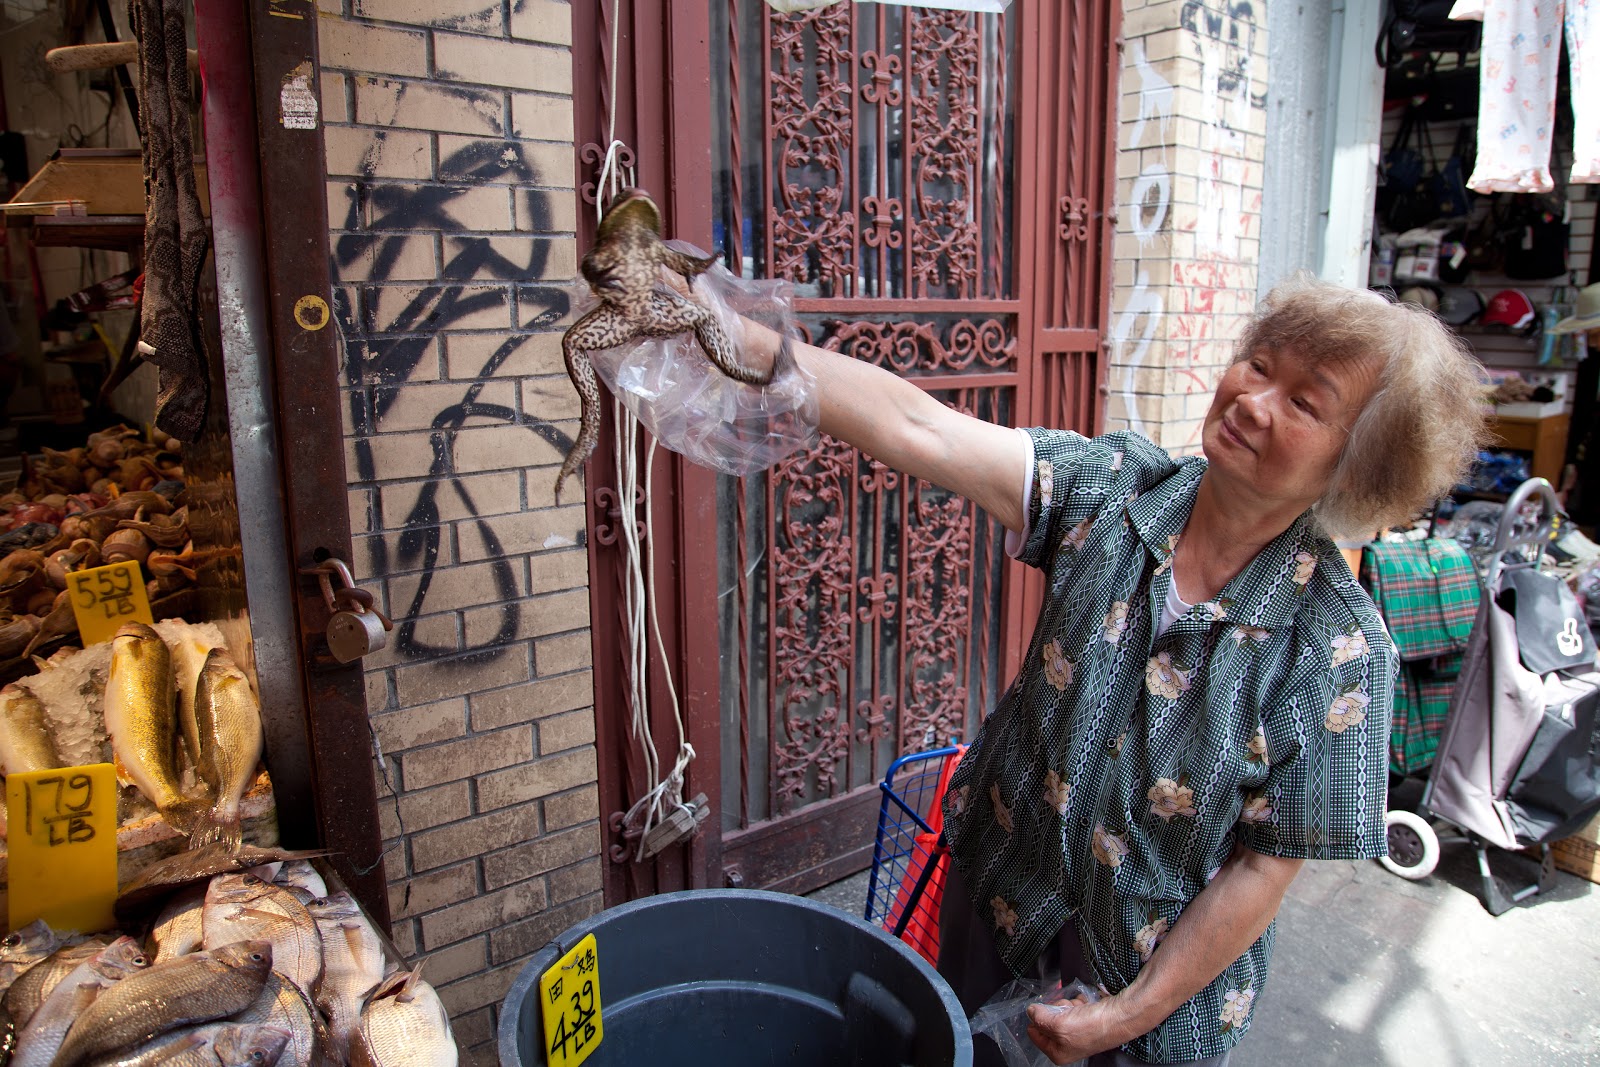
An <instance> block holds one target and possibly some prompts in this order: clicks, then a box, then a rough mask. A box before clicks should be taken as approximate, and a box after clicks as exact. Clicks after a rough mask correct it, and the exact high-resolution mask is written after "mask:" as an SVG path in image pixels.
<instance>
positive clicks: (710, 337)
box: [648, 289, 772, 385]
mask: <svg viewBox="0 0 1600 1067" xmlns="http://www.w3.org/2000/svg"><path fill="white" fill-rule="evenodd" d="M650 322H651V325H650V327H649V328H648V332H649V333H650V335H651V336H653V337H670V336H671V335H673V334H675V333H682V332H683V331H684V330H693V331H694V336H695V339H696V340H697V341H699V342H700V347H701V348H702V349H703V350H704V351H705V354H706V358H708V359H710V360H711V362H712V363H713V364H715V365H716V368H717V369H718V370H720V371H721V372H722V373H723V374H726V375H727V376H728V377H730V378H732V379H733V380H734V381H736V382H745V383H747V384H749V385H766V384H767V383H768V382H770V381H771V380H772V369H771V368H768V369H767V370H765V371H758V370H755V369H753V368H750V367H747V366H745V365H744V364H743V363H740V362H739V357H738V355H737V354H736V353H735V352H734V350H733V342H731V341H729V340H728V334H727V331H725V330H724V329H723V328H722V323H721V322H719V321H718V320H717V317H716V316H715V315H714V314H712V313H711V311H710V310H709V309H707V308H703V307H701V306H700V305H699V304H693V303H690V302H689V301H688V300H685V299H684V298H683V297H681V296H679V295H678V294H677V293H674V292H671V291H668V290H664V289H657V290H656V291H655V293H654V295H652V297H651V298H650Z"/></svg>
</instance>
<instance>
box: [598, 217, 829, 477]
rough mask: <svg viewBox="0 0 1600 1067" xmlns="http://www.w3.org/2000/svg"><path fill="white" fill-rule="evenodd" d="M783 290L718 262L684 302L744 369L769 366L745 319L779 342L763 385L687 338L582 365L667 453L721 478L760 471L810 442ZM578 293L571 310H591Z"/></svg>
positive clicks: (637, 344) (806, 376)
mask: <svg viewBox="0 0 1600 1067" xmlns="http://www.w3.org/2000/svg"><path fill="white" fill-rule="evenodd" d="M669 243H670V244H672V245H673V246H674V247H678V248H681V249H684V250H692V246H688V245H684V244H681V243H680V242H676V241H674V242H669ZM662 287H663V288H665V285H664V284H663V286H662ZM791 291H792V290H791V286H790V285H789V284H788V283H787V282H772V281H751V280H747V279H743V278H735V277H734V276H733V275H732V274H730V273H728V271H727V270H726V269H725V268H724V267H723V266H722V264H720V263H718V264H717V265H716V266H714V267H712V268H711V269H710V270H708V271H706V272H705V273H704V274H702V275H700V276H699V277H698V278H696V279H695V282H694V291H693V295H692V296H691V297H690V299H692V300H694V301H695V302H696V303H698V304H700V305H701V306H703V307H707V308H709V309H710V310H711V311H712V313H713V314H715V315H716V317H717V321H718V322H720V323H721V324H722V328H723V330H724V331H726V333H727V334H728V339H729V341H731V342H732V344H733V349H734V352H735V354H736V355H737V357H738V359H739V361H740V362H741V363H743V364H745V365H746V366H749V367H753V368H755V369H757V370H763V369H765V368H766V366H767V363H768V361H767V358H766V357H765V356H761V355H758V354H757V353H756V352H755V351H754V350H753V349H752V347H751V345H750V344H748V343H747V339H746V333H747V332H748V331H747V329H746V327H745V323H746V321H749V322H755V323H759V324H760V325H762V326H765V327H767V328H768V329H771V330H773V331H775V332H776V333H778V334H779V335H780V336H782V337H783V338H785V343H784V344H783V346H782V348H781V350H780V351H779V353H778V355H777V358H776V361H775V364H774V366H773V375H772V380H771V381H770V382H768V383H767V384H766V385H748V384H746V383H744V382H738V381H734V380H733V379H732V378H729V377H728V376H727V375H725V374H723V373H722V372H721V371H719V370H718V369H717V368H716V366H715V365H714V364H713V363H712V362H711V361H710V360H709V359H708V358H706V354H705V352H704V351H702V350H701V348H700V344H699V342H697V341H696V340H695V337H694V334H693V333H683V334H679V335H677V336H674V337H667V338H644V339H641V340H638V341H634V342H630V343H629V344H626V345H622V346H619V347H617V348H611V349H605V350H603V351H598V352H591V353H589V359H590V361H591V362H592V363H593V364H594V368H595V371H596V372H597V373H598V374H599V375H600V377H601V379H602V380H603V381H604V382H605V383H606V386H607V387H608V388H610V390H611V391H612V393H613V394H615V395H616V396H619V397H621V398H622V402H623V403H624V404H626V405H627V407H628V410H629V411H631V412H633V415H634V417H635V418H637V419H638V420H639V421H640V422H641V423H643V424H644V426H645V428H646V429H647V430H649V431H650V432H651V433H652V434H654V435H655V437H656V439H657V440H658V441H660V442H661V443H662V444H663V445H665V446H666V447H667V448H670V449H671V450H672V451H674V452H677V453H679V454H681V455H683V456H684V457H686V458H687V459H689V460H690V461H691V462H694V463H697V464H699V465H700V466H702V467H710V468H711V469H712V470H717V471H721V472H722V473H724V474H732V475H735V476H740V477H742V476H744V475H746V474H753V473H755V472H756V471H760V470H766V469H767V468H768V467H771V466H772V465H773V464H775V463H777V462H778V461H779V460H781V459H784V458H785V457H787V456H790V455H793V454H794V453H795V452H798V451H799V450H801V449H803V448H809V447H811V446H812V445H814V444H816V442H817V422H818V400H817V382H816V379H815V378H814V377H812V375H811V373H810V372H809V371H807V370H805V369H804V368H803V367H801V366H800V365H799V364H798V363H796V362H795V359H794V355H793V352H792V349H791V346H790V344H789V343H788V339H790V338H793V337H795V336H796V335H797V333H798V331H797V330H796V328H795V323H794V313H793V311H792V298H791V295H790V294H791ZM584 292H585V295H586V296H587V297H588V299H587V302H586V303H584V302H581V301H580V302H579V303H578V309H579V311H580V313H581V312H584V311H587V309H588V308H589V307H592V306H594V303H595V301H594V298H593V296H592V295H589V294H588V291H587V290H585V291H584Z"/></svg>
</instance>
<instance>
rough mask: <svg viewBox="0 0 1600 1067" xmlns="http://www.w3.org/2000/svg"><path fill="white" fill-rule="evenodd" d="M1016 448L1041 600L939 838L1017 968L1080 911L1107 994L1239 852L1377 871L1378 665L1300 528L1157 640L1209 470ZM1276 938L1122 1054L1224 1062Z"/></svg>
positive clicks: (1349, 588) (1151, 455)
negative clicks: (1360, 864)
mask: <svg viewBox="0 0 1600 1067" xmlns="http://www.w3.org/2000/svg"><path fill="white" fill-rule="evenodd" d="M1027 433H1028V435H1029V437H1030V439H1031V441H1032V443H1033V450H1034V481H1033V487H1032V491H1031V495H1030V499H1029V502H1028V525H1027V529H1026V531H1025V533H1024V540H1023V543H1022V545H1021V549H1020V551H1019V552H1018V553H1017V555H1018V558H1019V559H1021V560H1022V561H1023V562H1024V563H1027V564H1029V565H1031V566H1035V567H1038V568H1040V569H1041V570H1043V571H1044V572H1045V574H1046V576H1047V580H1048V583H1049V593H1048V595H1047V596H1046V598H1045V605H1044V608H1043V610H1042V611H1041V612H1040V614H1039V620H1038V625H1037V628H1036V629H1035V631H1034V635H1033V641H1032V645H1031V647H1030V648H1029V650H1028V656H1027V659H1026V661H1025V664H1024V667H1023V669H1022V671H1021V673H1020V674H1019V675H1018V677H1017V679H1016V680H1015V681H1014V682H1013V683H1012V685H1011V687H1010V689H1009V690H1008V691H1007V692H1006V694H1005V696H1004V697H1003V698H1002V699H1001V700H1000V703H999V705H998V706H997V707H996V708H995V710H994V712H993V714H991V715H990V716H989V718H988V719H987V720H986V721H985V723H984V725H983V728H982V729H981V730H980V731H979V733H978V736H977V738H976V739H975V741H974V742H973V744H972V747H971V749H970V750H969V751H968V753H967V755H966V757H965V759H963V760H962V762H961V765H960V767H959V768H957V770H956V772H955V774H954V776H953V777H952V779H951V782H950V788H949V790H948V792H947V794H946V796H945V835H946V839H947V840H948V842H949V844H950V848H951V853H952V856H953V857H954V860H955V862H956V864H957V866H958V867H959V868H960V870H961V873H962V875H963V876H964V877H965V879H966V881H967V884H968V885H969V886H971V887H972V892H973V896H974V903H975V904H976V906H977V907H978V910H979V913H980V914H981V915H983V916H984V917H986V918H988V919H989V920H990V921H991V922H992V924H993V927H994V931H995V941H996V945H997V947H998V948H999V950H1000V955H1001V956H1002V957H1004V958H1005V959H1006V960H1007V962H1008V963H1009V964H1010V965H1011V967H1012V969H1013V970H1015V971H1018V972H1020V971H1021V970H1022V969H1023V968H1025V967H1027V966H1029V965H1030V963H1031V962H1032V961H1033V960H1034V959H1035V958H1036V957H1037V956H1038V954H1039V953H1040V952H1041V951H1042V950H1043V949H1044V947H1045V946H1046V945H1047V944H1048V943H1049V941H1050V940H1051V938H1053V937H1054V936H1055V934H1056V933H1057V932H1058V931H1059V930H1060V928H1061V926H1062V924H1063V923H1064V922H1065V920H1066V919H1067V918H1069V917H1074V918H1076V920H1077V928H1078V932H1079V936H1080V939H1081V941H1082V947H1083V954H1084V958H1085V959H1086V960H1088V961H1089V962H1090V964H1091V966H1093V967H1094V969H1095V971H1096V973H1097V976H1098V977H1099V979H1100V981H1101V983H1102V984H1103V985H1104V986H1105V987H1106V988H1107V989H1109V990H1111V991H1112V992H1116V991H1118V990H1121V989H1123V988H1125V987H1126V986H1127V985H1128V984H1129V983H1130V982H1132V981H1133V979H1134V977H1135V976H1136V975H1137V974H1138V972H1139V968H1140V967H1141V966H1142V965H1143V964H1144V963H1146V962H1147V961H1148V960H1149V959H1150V958H1151V956H1152V955H1153V954H1154V953H1155V952H1157V951H1159V946H1160V943H1161V939H1162V937H1163V936H1164V935H1165V934H1166V932H1167V931H1168V930H1170V929H1171V927H1172V925H1173V924H1174V923H1175V922H1177V921H1178V919H1179V916H1180V915H1181V914H1182V913H1183V909H1184V906H1185V905H1186V904H1188V902H1189V901H1191V900H1193V899H1194V898H1195V897H1196V896H1197V895H1198V894H1199V893H1200V891H1201V890H1202V889H1204V888H1205V886H1206V883H1207V882H1208V881H1209V880H1210V878H1211V877H1212V876H1213V875H1214V874H1215V873H1216V871H1217V869H1218V868H1219V867H1221V866H1222V864H1223V862H1224V861H1225V860H1226V859H1227V858H1228V856H1229V854H1230V853H1231V852H1232V851H1233V848H1234V846H1235V844H1236V843H1238V842H1243V843H1244V844H1245V845H1247V846H1249V847H1250V848H1253V849H1255V850H1256V851H1258V852H1262V853H1265V854H1267V855H1271V856H1286V857H1296V858H1302V859H1362V858H1369V857H1375V856H1380V855H1382V854H1383V853H1384V848H1385V833H1384V824H1383V820H1384V811H1385V802H1386V791H1387V775H1386V770H1387V762H1386V761H1387V759H1388V745H1387V738H1388V736H1389V723H1388V715H1389V707H1390V703H1391V691H1392V686H1393V681H1394V672H1395V665H1396V660H1395V655H1394V649H1393V646H1392V645H1391V643H1390V641H1389V638H1388V635H1387V633H1386V632H1385V630H1384V628H1383V624H1382V622H1381V621H1380V619H1379V616H1378V613H1377V610H1376V608H1374V606H1373V604H1372V601H1371V600H1370V599H1369V598H1368V596H1367V594H1366V592H1365V591H1364V590H1362V588H1361V587H1360V586H1359V585H1358V584H1357V583H1356V581H1355V579H1354V578H1353V577H1351V575H1350V571H1349V568H1348V567H1346V566H1345V564H1344V562H1343V561H1342V560H1341V559H1340V557H1339V556H1338V550H1337V549H1336V548H1334V546H1333V544H1332V542H1330V541H1329V540H1328V539H1327V538H1326V537H1325V536H1323V535H1322V534H1321V533H1319V532H1318V530H1317V528H1316V527H1315V525H1314V524H1313V522H1312V521H1311V519H1310V516H1309V514H1308V515H1306V516H1302V517H1301V518H1300V519H1299V520H1298V521H1297V522H1296V523H1295V524H1294V525H1293V526H1292V527H1290V528H1289V529H1288V530H1287V531H1286V532H1284V533H1283V534H1282V535H1281V536H1279V537H1278V538H1277V539H1276V540H1275V541H1273V542H1272V543H1271V544H1270V545H1268V546H1267V547H1266V548H1265V549H1264V550H1263V551H1262V552H1261V554H1260V555H1258V556H1257V557H1256V558H1255V560H1254V561H1253V562H1252V563H1251V564H1250V565H1249V566H1248V567H1246V568H1245V569H1244V571H1242V572H1241V573H1240V574H1239V575H1238V576H1236V577H1235V578H1234V579H1233V580H1232V581H1231V582H1229V583H1228V585H1227V587H1226V588H1224V589H1223V590H1222V592H1221V594H1220V595H1219V596H1217V597H1216V598H1215V599H1214V600H1211V601H1208V602H1206V603H1203V604H1197V605H1195V606H1194V607H1193V608H1192V609H1191V610H1190V611H1188V612H1187V613H1186V614H1184V615H1182V616H1180V617H1179V618H1178V619H1177V620H1176V621H1175V622H1173V623H1172V624H1171V625H1170V626H1169V627H1168V628H1167V630H1166V631H1165V632H1164V633H1163V634H1162V635H1161V636H1160V637H1159V638H1155V639H1153V637H1152V635H1153V633H1154V627H1153V621H1154V620H1159V618H1160V613H1161V607H1162V605H1163V604H1164V603H1165V602H1166V596H1167V590H1168V588H1169V587H1170V586H1171V584H1172V572H1171V566H1172V565H1171V559H1172V550H1173V548H1174V547H1175V546H1176V544H1177V542H1178V538H1179V536H1180V534H1181V532H1182V530H1183V527H1184V525H1185V523H1186V522H1187V521H1188V517H1189V511H1190V509H1191V508H1192V507H1193V506H1194V500H1195V492H1196V489H1197V487H1198V485H1199V482H1200V476H1201V474H1202V473H1203V472H1204V470H1205V467H1206V464H1205V461H1204V460H1203V459H1199V458H1189V459H1184V460H1180V461H1176V462H1175V461H1174V460H1173V459H1172V458H1171V457H1170V456H1168V455H1167V453H1165V452H1164V451H1162V450H1161V449H1159V448H1157V447H1156V446H1155V445H1153V444H1151V443H1150V442H1149V441H1147V440H1145V439H1144V438H1142V437H1140V436H1138V435H1136V434H1132V433H1126V432H1122V433H1112V434H1107V435H1105V436H1104V437H1099V438H1095V439H1093V440H1090V439H1088V438H1085V437H1081V436H1079V435H1077V434H1074V433H1068V432H1062V431H1052V430H1029V431H1027ZM1274 933H1275V930H1274V927H1270V926H1269V927H1268V928H1267V931H1266V932H1265V933H1264V934H1263V935H1262V936H1261V938H1260V939H1259V940H1258V941H1256V943H1255V944H1254V945H1252V946H1251V947H1250V949H1249V951H1247V952H1246V953H1245V954H1244V955H1243V956H1241V957H1240V958H1239V959H1238V960H1237V961H1235V962H1234V963H1233V964H1232V965H1231V966H1230V967H1228V969H1227V970H1226V971H1224V972H1223V973H1222V975H1221V976H1219V977H1218V978H1217V980H1216V981H1215V982H1213V983H1212V984H1211V985H1210V986H1209V987H1207V988H1206V989H1204V990H1202V991H1201V992H1200V993H1199V994H1197V995H1196V996H1195V997H1194V998H1193V999H1191V1000H1190V1001H1188V1002H1187V1003H1186V1004H1184V1005H1183V1006H1182V1007H1180V1008H1179V1009H1178V1010H1177V1011H1175V1012H1174V1013H1173V1014H1172V1015H1171V1016H1170V1017H1168V1019H1167V1020H1166V1021H1165V1022H1164V1023H1162V1024H1161V1025H1160V1026H1159V1027H1157V1028H1156V1029H1155V1030H1152V1031H1151V1032H1149V1033H1148V1034H1145V1035H1143V1036H1142V1037H1140V1038H1138V1039H1137V1040H1134V1041H1132V1042H1129V1043H1128V1044H1127V1045H1125V1046H1123V1047H1124V1049H1125V1050H1126V1051H1128V1052H1129V1053H1131V1054H1132V1055H1134V1056H1136V1057H1139V1058H1141V1059H1144V1060H1146V1061H1150V1062H1156V1063H1163V1062H1182V1061H1187V1060H1194V1059H1200V1058H1203V1057H1207V1056H1216V1055H1220V1054H1221V1053H1223V1052H1225V1051H1227V1050H1228V1049H1229V1048H1231V1047H1232V1046H1233V1045H1234V1044H1236V1043H1237V1042H1238V1040H1239V1037H1240V1035H1241V1034H1242V1033H1243V1032H1244V1031H1245V1030H1246V1029H1248V1028H1249V1025H1250V1018H1251V1011H1252V1009H1253V1007H1254V1005H1255V999H1256V997H1257V996H1258V995H1259V994H1260V993H1261V991H1262V988H1263V986H1264V983H1265V981H1266V976H1267V962H1268V959H1269V958H1270V956H1271V953H1272V941H1273V937H1274Z"/></svg>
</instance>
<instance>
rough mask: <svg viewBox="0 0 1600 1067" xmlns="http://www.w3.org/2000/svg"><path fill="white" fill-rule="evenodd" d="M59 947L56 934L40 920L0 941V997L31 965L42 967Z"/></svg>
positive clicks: (47, 924) (14, 931)
mask: <svg viewBox="0 0 1600 1067" xmlns="http://www.w3.org/2000/svg"><path fill="white" fill-rule="evenodd" d="M60 944H61V942H60V941H59V940H58V939H57V937H56V932H55V931H54V930H52V929H50V924H49V923H47V922H45V921H44V920H43V919H35V920H34V921H33V922H31V923H29V924H28V925H27V926H24V927H23V928H22V929H20V930H13V931H12V932H11V933H9V934H7V935H6V936H5V939H4V940H0V996H4V995H5V991H6V990H8V989H10V988H11V983H12V982H15V981H16V980H17V978H18V977H19V976H21V975H22V974H23V973H25V972H26V971H28V970H29V969H30V968H32V967H33V966H34V965H35V964H39V963H43V962H44V961H45V959H47V958H48V957H49V955H50V953H52V952H54V951H55V950H56V949H57V948H58V947H60Z"/></svg>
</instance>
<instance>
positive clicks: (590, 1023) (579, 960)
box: [539, 934, 605, 1067]
mask: <svg viewBox="0 0 1600 1067" xmlns="http://www.w3.org/2000/svg"><path fill="white" fill-rule="evenodd" d="M539 1004H540V1008H541V1010H542V1011H543V1012H544V1051H545V1062H546V1063H548V1064H549V1065H550V1067H578V1064H580V1063H582V1062H583V1061H584V1060H586V1059H588V1058H589V1053H591V1052H593V1051H594V1050H595V1048H596V1047H597V1046H598V1045H599V1044H600V1039H601V1038H602V1037H604V1036H605V1032H604V1030H602V1029H601V1026H600V957H599V955H598V950H597V949H596V947H595V940H594V935H593V934H588V935H586V936H585V937H584V939H583V940H582V941H579V942H578V943H577V944H576V945H574V946H572V951H570V952H568V953H567V954H566V955H565V956H562V957H561V958H560V959H559V960H557V961H556V962H555V963H554V964H553V965H552V966H551V967H550V969H549V970H547V971H545V972H544V974H542V975H540V976H539Z"/></svg>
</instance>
